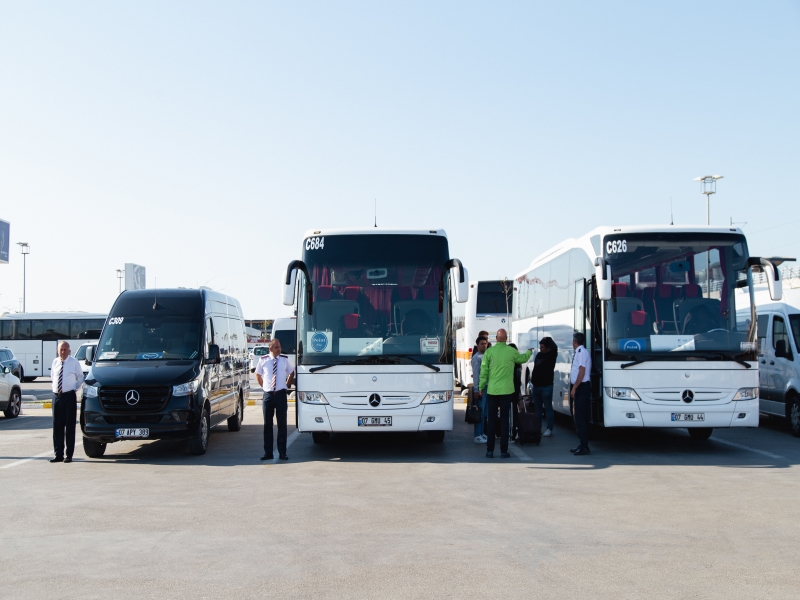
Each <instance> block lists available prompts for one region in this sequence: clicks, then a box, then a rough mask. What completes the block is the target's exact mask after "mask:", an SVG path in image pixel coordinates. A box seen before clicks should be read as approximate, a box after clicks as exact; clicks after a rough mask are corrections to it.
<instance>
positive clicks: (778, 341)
mask: <svg viewBox="0 0 800 600" xmlns="http://www.w3.org/2000/svg"><path fill="white" fill-rule="evenodd" d="M772 347H773V348H775V358H786V359H789V360H793V358H792V347H791V345H790V344H789V332H788V331H787V330H786V322H785V321H784V320H783V317H778V316H776V317H775V318H774V319H773V321H772Z"/></svg>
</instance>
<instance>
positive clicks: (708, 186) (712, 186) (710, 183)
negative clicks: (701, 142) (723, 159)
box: [694, 175, 722, 298]
mask: <svg viewBox="0 0 800 600" xmlns="http://www.w3.org/2000/svg"><path fill="white" fill-rule="evenodd" d="M717 179H722V175H704V176H703V177H695V178H694V181H699V182H700V186H701V188H702V191H703V193H704V194H705V195H706V225H711V194H716V193H717ZM710 254H711V252H710V251H709V250H706V294H707V297H708V298H711V261H710Z"/></svg>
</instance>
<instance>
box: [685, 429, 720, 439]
mask: <svg viewBox="0 0 800 600" xmlns="http://www.w3.org/2000/svg"><path fill="white" fill-rule="evenodd" d="M712 431H714V430H713V429H712V428H711V427H690V428H689V437H690V438H692V439H693V440H707V439H708V438H710V437H711V432H712Z"/></svg>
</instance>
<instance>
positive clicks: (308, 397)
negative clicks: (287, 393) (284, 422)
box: [297, 392, 328, 404]
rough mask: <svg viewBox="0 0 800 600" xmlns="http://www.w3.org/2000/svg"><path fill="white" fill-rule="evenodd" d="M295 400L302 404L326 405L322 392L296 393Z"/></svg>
mask: <svg viewBox="0 0 800 600" xmlns="http://www.w3.org/2000/svg"><path fill="white" fill-rule="evenodd" d="M297 399H298V400H300V402H302V403H303V404H327V403H328V401H327V400H326V399H325V394H323V393H322V392H297Z"/></svg>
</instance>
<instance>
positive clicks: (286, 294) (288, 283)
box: [283, 265, 297, 306]
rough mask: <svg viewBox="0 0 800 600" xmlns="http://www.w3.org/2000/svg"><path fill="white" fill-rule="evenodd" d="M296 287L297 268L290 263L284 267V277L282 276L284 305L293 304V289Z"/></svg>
mask: <svg viewBox="0 0 800 600" xmlns="http://www.w3.org/2000/svg"><path fill="white" fill-rule="evenodd" d="M296 288H297V269H296V268H294V267H293V266H292V265H289V267H288V268H287V269H286V277H284V278H283V303H284V304H285V305H286V306H292V305H294V290H295V289H296Z"/></svg>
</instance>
